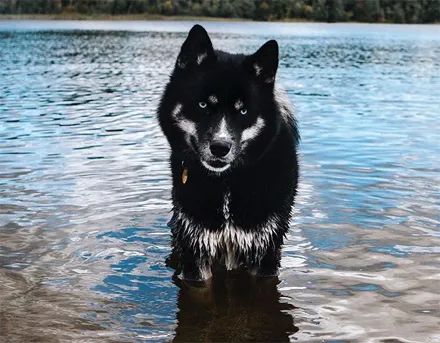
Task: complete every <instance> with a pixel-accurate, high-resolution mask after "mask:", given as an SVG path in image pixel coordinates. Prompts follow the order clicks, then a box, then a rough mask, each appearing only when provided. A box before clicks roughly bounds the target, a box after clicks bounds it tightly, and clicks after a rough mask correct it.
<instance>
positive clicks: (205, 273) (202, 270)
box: [180, 249, 212, 281]
mask: <svg viewBox="0 0 440 343" xmlns="http://www.w3.org/2000/svg"><path fill="white" fill-rule="evenodd" d="M180 261H181V273H180V278H181V279H183V280H187V281H206V280H208V279H210V278H211V277H212V272H211V265H210V263H209V262H208V260H207V259H206V258H204V257H203V256H197V254H196V253H194V252H193V251H191V250H189V249H186V250H184V251H183V253H182V255H181V260H180Z"/></svg>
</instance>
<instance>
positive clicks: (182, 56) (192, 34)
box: [176, 25, 215, 69]
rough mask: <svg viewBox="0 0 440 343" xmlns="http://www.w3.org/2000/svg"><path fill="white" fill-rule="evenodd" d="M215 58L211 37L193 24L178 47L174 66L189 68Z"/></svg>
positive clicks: (200, 27)
mask: <svg viewBox="0 0 440 343" xmlns="http://www.w3.org/2000/svg"><path fill="white" fill-rule="evenodd" d="M214 58H215V55H214V49H213V48H212V43H211V39H210V38H209V36H208V33H207V32H206V30H205V29H204V28H203V27H202V26H200V25H194V26H193V27H192V29H191V30H190V31H189V33H188V37H187V38H186V40H185V42H184V43H183V45H182V48H181V49H180V53H179V57H177V61H176V68H179V69H190V68H192V67H194V66H199V65H202V64H205V63H206V62H208V61H211V60H213V59H214Z"/></svg>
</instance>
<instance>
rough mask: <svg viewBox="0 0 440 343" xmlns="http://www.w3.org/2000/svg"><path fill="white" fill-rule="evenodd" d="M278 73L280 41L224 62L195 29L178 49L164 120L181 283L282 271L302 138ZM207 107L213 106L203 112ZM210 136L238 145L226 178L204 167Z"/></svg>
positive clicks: (226, 57)
mask: <svg viewBox="0 0 440 343" xmlns="http://www.w3.org/2000/svg"><path fill="white" fill-rule="evenodd" d="M275 49H276V51H275ZM277 66H278V46H277V45H276V42H275V41H270V42H268V43H266V44H265V45H264V46H263V47H262V48H261V49H260V50H259V51H258V52H257V53H255V54H254V55H249V56H247V55H241V54H228V53H226V52H222V51H216V50H213V49H212V46H211V41H210V39H209V37H208V36H207V33H206V31H205V30H204V29H203V28H202V27H201V26H198V25H196V26H195V27H194V28H193V29H192V30H191V31H190V33H189V36H188V38H187V40H186V41H185V43H184V44H183V46H182V49H181V52H180V54H179V57H178V59H177V61H176V66H175V68H174V71H173V73H172V75H171V77H170V81H169V83H168V84H167V86H166V89H165V92H164V94H163V97H162V100H161V103H160V106H159V109H158V118H159V122H160V125H161V128H162V130H163V132H164V134H165V136H166V137H167V139H168V142H169V144H170V147H171V157H170V161H171V170H172V177H173V190H172V199H173V216H172V219H171V221H170V226H171V230H172V237H173V241H172V244H173V253H172V260H174V261H175V262H176V268H177V270H178V272H179V273H181V275H182V277H183V278H184V279H191V280H205V279H208V278H210V277H211V275H212V271H213V269H215V268H226V269H227V270H232V269H245V270H247V271H249V272H251V273H252V274H256V275H261V276H264V275H275V274H276V273H277V270H278V267H279V262H280V249H281V246H282V244H283V239H284V236H285V234H286V232H287V230H288V227H289V219H290V216H291V210H292V206H293V203H294V197H295V194H296V188H297V180H298V163H297V153H296V146H297V143H298V140H299V134H298V131H297V127H296V122H295V119H294V117H293V113H292V111H291V108H290V105H289V102H288V100H287V98H286V97H285V96H283V94H282V93H281V92H280V91H279V90H277V89H276V87H275V75H276V69H277ZM201 100H203V101H206V103H207V104H208V105H209V108H208V107H206V108H203V109H201V108H199V107H198V105H197V104H198V103H200V101H201ZM221 106H223V107H221ZM243 106H246V109H247V111H248V112H249V113H248V114H247V115H246V116H240V114H239V113H240V112H239V110H240V109H242V108H243ZM220 109H221V110H220ZM222 120H223V122H222ZM226 125H227V130H226ZM213 136H216V137H223V138H225V139H230V140H231V141H233V147H232V149H231V156H232V155H233V160H232V161H231V162H230V166H229V165H227V166H226V169H225V170H224V171H223V170H222V171H218V170H220V169H221V168H220V167H219V168H213V167H210V165H209V163H203V162H202V161H201V160H202V159H203V156H206V154H209V151H208V152H206V151H205V150H206V149H207V148H206V147H207V146H209V142H210V141H211V140H212V139H213ZM208 150H209V149H208ZM228 156H229V155H228ZM231 158H232V157H231ZM184 169H187V171H188V179H187V181H186V182H185V183H184V182H183V181H182V173H183V170H184Z"/></svg>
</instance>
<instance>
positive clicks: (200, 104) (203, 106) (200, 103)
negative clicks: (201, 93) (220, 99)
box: [199, 101, 207, 108]
mask: <svg viewBox="0 0 440 343" xmlns="http://www.w3.org/2000/svg"><path fill="white" fill-rule="evenodd" d="M206 106H207V104H206V102H204V101H200V102H199V107H200V108H205V107H206Z"/></svg>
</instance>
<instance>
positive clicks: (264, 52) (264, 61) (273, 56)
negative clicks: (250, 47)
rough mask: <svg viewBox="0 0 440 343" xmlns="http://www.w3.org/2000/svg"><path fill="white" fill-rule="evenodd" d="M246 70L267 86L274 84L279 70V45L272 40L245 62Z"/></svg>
mask: <svg viewBox="0 0 440 343" xmlns="http://www.w3.org/2000/svg"><path fill="white" fill-rule="evenodd" d="M244 64H245V67H246V69H248V70H249V72H250V73H252V74H253V75H254V76H255V77H256V78H257V79H259V80H261V81H263V82H264V83H266V84H273V83H274V82H275V76H276V73H277V69H278V43H277V41H276V40H270V41H268V42H266V43H264V44H263V46H262V47H261V48H260V49H258V50H257V52H256V53H254V54H253V55H250V56H248V57H247V58H246V59H245V61H244Z"/></svg>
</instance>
